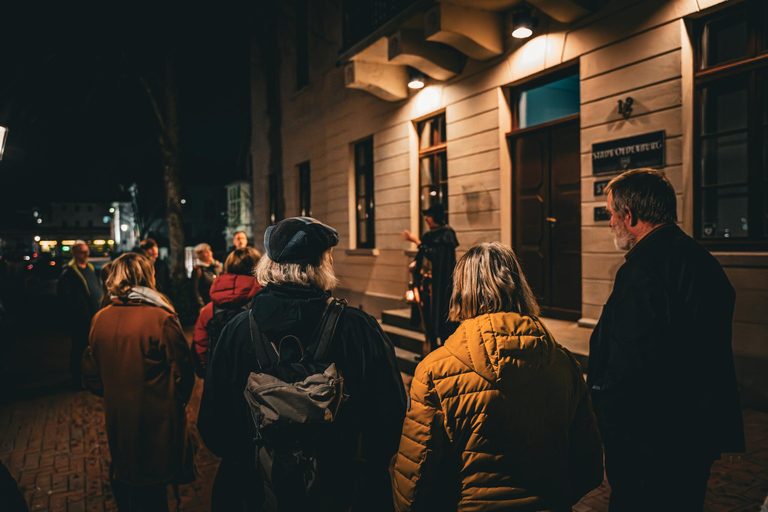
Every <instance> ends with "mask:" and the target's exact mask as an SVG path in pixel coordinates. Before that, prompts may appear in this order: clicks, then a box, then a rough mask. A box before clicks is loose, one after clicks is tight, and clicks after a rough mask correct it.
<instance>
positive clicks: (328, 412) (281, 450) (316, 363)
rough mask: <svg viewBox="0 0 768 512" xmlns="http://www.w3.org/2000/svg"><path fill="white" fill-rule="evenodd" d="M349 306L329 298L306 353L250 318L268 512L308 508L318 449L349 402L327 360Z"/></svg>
mask: <svg viewBox="0 0 768 512" xmlns="http://www.w3.org/2000/svg"><path fill="white" fill-rule="evenodd" d="M346 305H347V303H346V301H344V300H338V299H334V298H333V297H330V298H328V301H327V302H326V307H325V312H324V313H323V316H322V317H321V319H320V323H319V325H318V326H317V329H316V330H315V334H314V338H313V340H312V343H310V344H309V345H308V346H307V348H306V349H305V348H304V346H303V345H302V343H301V340H299V339H298V338H297V337H295V336H292V335H288V336H285V337H284V338H283V339H281V340H280V341H279V342H278V343H277V345H275V343H273V342H272V341H270V340H268V339H267V338H266V336H264V334H263V333H261V331H260V330H259V327H258V325H257V324H256V321H255V320H254V319H253V315H251V314H249V315H248V316H249V319H250V328H251V342H252V343H253V347H254V350H255V352H256V358H257V360H258V363H259V370H258V371H255V372H252V373H251V374H250V376H249V377H248V383H247V385H246V388H245V391H244V393H245V399H246V401H247V402H248V406H249V409H250V413H251V419H252V425H253V430H254V443H255V451H256V463H257V467H258V468H259V470H260V472H261V476H262V480H263V482H264V496H265V501H264V505H263V507H262V510H264V511H273V510H280V511H289V510H308V509H310V502H311V499H310V493H311V492H312V490H313V486H314V484H315V483H316V477H317V456H316V448H317V447H319V446H320V445H321V443H323V441H325V440H326V438H327V435H328V433H329V429H330V428H331V424H332V423H333V421H334V419H335V418H336V415H337V413H338V409H339V405H340V404H341V402H343V401H345V400H346V398H347V397H346V396H345V395H344V379H343V378H342V376H341V372H340V371H339V370H338V368H336V365H335V364H333V363H330V362H328V361H327V356H328V349H329V348H330V345H331V341H332V340H333V336H334V334H335V332H336V324H337V323H338V320H339V316H340V315H341V313H342V311H344V308H345V307H346ZM296 349H298V350H296Z"/></svg>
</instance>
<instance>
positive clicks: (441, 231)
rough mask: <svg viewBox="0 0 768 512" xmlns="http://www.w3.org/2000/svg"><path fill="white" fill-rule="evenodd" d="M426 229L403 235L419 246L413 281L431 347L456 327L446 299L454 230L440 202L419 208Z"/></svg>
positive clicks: (452, 263)
mask: <svg viewBox="0 0 768 512" xmlns="http://www.w3.org/2000/svg"><path fill="white" fill-rule="evenodd" d="M422 213H423V214H424V218H425V220H426V222H427V225H428V226H429V231H427V232H426V233H424V234H423V235H422V237H421V239H418V238H416V237H415V236H414V235H413V234H412V233H411V232H410V231H408V230H405V231H403V233H402V236H403V239H404V240H407V241H409V242H413V243H415V244H416V245H418V246H419V251H418V252H417V253H416V258H415V259H414V263H415V266H414V268H413V285H414V286H415V287H417V288H418V290H419V296H420V302H421V308H422V311H421V313H422V317H423V321H424V330H425V334H426V336H427V339H428V340H429V344H430V350H435V349H436V348H437V346H438V343H437V339H438V338H440V340H441V341H442V342H443V343H444V342H445V340H447V339H448V337H449V336H450V335H451V334H453V332H454V331H455V330H456V327H458V323H456V322H451V321H449V320H448V303H449V301H450V298H451V293H452V287H453V284H452V283H453V277H452V276H453V269H454V267H456V247H458V245H459V241H458V239H457V238H456V232H455V231H454V230H453V228H451V226H449V225H448V223H447V212H446V210H445V206H444V205H442V204H433V205H432V206H430V207H429V208H427V209H426V210H422Z"/></svg>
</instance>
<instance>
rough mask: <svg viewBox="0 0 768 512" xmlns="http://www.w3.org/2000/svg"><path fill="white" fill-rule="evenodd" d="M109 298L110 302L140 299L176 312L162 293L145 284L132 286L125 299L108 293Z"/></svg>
mask: <svg viewBox="0 0 768 512" xmlns="http://www.w3.org/2000/svg"><path fill="white" fill-rule="evenodd" d="M109 298H110V299H111V300H112V302H115V303H120V302H126V301H131V300H135V301H140V302H144V303H146V304H151V305H153V306H156V307H159V308H163V309H164V310H166V311H168V312H169V313H171V314H174V315H175V314H176V310H174V309H173V306H171V304H169V303H168V302H167V301H166V300H165V298H164V297H163V296H162V295H160V294H159V293H158V292H157V291H155V290H153V289H152V288H147V287H146V286H134V287H133V288H131V291H129V292H128V296H127V297H126V298H125V300H123V299H120V298H119V297H117V296H116V295H110V296H109Z"/></svg>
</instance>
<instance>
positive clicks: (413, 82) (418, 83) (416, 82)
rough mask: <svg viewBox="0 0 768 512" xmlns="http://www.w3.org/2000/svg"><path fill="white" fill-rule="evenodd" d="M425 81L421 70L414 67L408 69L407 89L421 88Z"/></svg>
mask: <svg viewBox="0 0 768 512" xmlns="http://www.w3.org/2000/svg"><path fill="white" fill-rule="evenodd" d="M426 81H427V80H426V77H425V76H424V73H422V72H421V71H418V70H416V69H410V71H409V72H408V88H409V89H421V88H423V87H424V83H425V82H426ZM400 83H402V82H400Z"/></svg>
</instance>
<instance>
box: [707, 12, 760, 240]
mask: <svg viewBox="0 0 768 512" xmlns="http://www.w3.org/2000/svg"><path fill="white" fill-rule="evenodd" d="M767 15H768V7H766V5H765V3H764V2H761V1H748V2H745V3H743V4H740V5H738V6H736V7H734V8H732V9H727V10H723V11H719V12H718V13H716V14H714V15H712V16H709V17H706V18H703V19H701V20H698V22H697V25H696V29H697V30H696V47H697V54H696V56H697V65H696V74H695V88H696V112H695V115H696V117H695V130H696V131H695V133H696V138H695V146H694V151H695V158H694V166H695V170H694V172H695V174H694V186H695V198H694V231H695V236H696V238H697V239H699V240H701V241H702V242H705V243H706V244H707V246H708V247H709V248H710V249H716V248H718V247H729V248H739V249H743V250H750V249H759V248H765V247H766V245H768V244H767V243H768V215H767V214H768V40H767V39H766V38H767V37H768V17H767Z"/></svg>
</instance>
